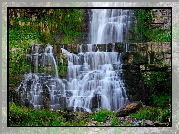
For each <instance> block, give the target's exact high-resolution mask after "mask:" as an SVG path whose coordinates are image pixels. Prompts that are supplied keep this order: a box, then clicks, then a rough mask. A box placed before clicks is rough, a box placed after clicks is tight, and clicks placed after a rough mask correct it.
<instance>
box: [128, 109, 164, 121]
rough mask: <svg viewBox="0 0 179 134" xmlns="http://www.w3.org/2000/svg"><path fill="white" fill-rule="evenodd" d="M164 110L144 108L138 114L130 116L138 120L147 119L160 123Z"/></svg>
mask: <svg viewBox="0 0 179 134" xmlns="http://www.w3.org/2000/svg"><path fill="white" fill-rule="evenodd" d="M162 112H163V110H162V109H161V108H155V107H144V108H142V109H140V110H139V111H137V112H136V113H131V114H129V115H130V116H131V117H134V118H136V119H138V120H142V119H146V120H153V121H159V116H161V115H162Z"/></svg>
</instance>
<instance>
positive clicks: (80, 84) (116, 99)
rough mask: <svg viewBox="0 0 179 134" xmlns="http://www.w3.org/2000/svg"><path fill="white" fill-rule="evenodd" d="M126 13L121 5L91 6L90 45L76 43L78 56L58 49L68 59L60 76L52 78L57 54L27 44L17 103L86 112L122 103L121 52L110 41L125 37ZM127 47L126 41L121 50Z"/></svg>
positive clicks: (128, 13) (128, 21) (124, 97)
mask: <svg viewBox="0 0 179 134" xmlns="http://www.w3.org/2000/svg"><path fill="white" fill-rule="evenodd" d="M96 4H97V3H96ZM105 4H106V3H105ZM110 4H111V3H110ZM114 4H115V6H117V4H116V3H114ZM132 15H133V11H132V10H127V9H92V18H91V31H90V35H91V43H90V44H86V45H85V44H83V45H80V46H79V52H78V54H73V53H70V52H68V51H67V50H66V49H65V48H64V47H63V48H61V50H62V54H63V55H66V56H67V61H68V66H67V77H66V78H64V79H61V78H59V76H58V67H57V66H58V61H57V60H56V59H58V58H56V56H55V54H54V52H53V47H52V46H51V45H50V44H47V46H46V47H45V48H44V49H43V48H42V47H41V46H38V45H37V46H33V47H32V53H31V54H30V55H29V57H28V58H27V59H28V60H29V62H30V63H31V68H30V71H29V73H26V74H24V80H23V81H22V82H21V84H20V86H19V87H18V89H17V90H16V91H19V95H20V96H21V99H22V102H23V104H24V105H27V104H29V105H32V106H33V107H34V108H42V107H45V105H46V104H49V107H50V108H51V109H59V108H60V107H61V108H68V107H73V108H74V110H75V109H76V108H82V109H83V110H85V111H88V112H91V111H95V110H98V109H99V108H106V109H109V110H113V111H116V110H117V109H118V108H119V107H121V106H123V105H124V104H125V103H126V102H128V98H127V95H126V86H125V84H124V81H123V79H122V76H121V75H120V74H122V62H121V54H120V53H119V52H117V51H116V50H115V45H116V44H115V42H125V41H126V36H127V31H128V29H129V27H130V24H131V18H132ZM128 47H129V46H128V44H126V50H124V51H127V48H128ZM40 67H44V72H43V73H38V70H39V68H40ZM48 68H50V69H51V72H50V73H49V71H47V70H48ZM33 69H34V71H33Z"/></svg>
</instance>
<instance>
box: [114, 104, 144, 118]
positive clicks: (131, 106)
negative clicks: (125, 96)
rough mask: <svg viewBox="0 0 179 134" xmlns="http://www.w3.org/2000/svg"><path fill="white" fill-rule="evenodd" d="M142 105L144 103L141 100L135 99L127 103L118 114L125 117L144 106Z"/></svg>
mask: <svg viewBox="0 0 179 134" xmlns="http://www.w3.org/2000/svg"><path fill="white" fill-rule="evenodd" d="M142 106H143V104H142V102H141V101H134V102H130V103H127V104H125V105H124V106H123V107H120V108H119V109H118V110H117V111H116V116H117V117H124V116H127V115H129V114H130V113H135V112H136V111H138V110H139V109H140V108H142Z"/></svg>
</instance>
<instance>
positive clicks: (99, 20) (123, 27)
mask: <svg viewBox="0 0 179 134" xmlns="http://www.w3.org/2000/svg"><path fill="white" fill-rule="evenodd" d="M92 6H94V7H100V6H102V7H106V6H107V7H111V6H112V7H123V6H135V3H125V2H93V3H92ZM112 7H111V9H92V15H91V16H92V17H91V34H90V35H91V43H92V44H102V43H103V44H106V43H114V42H126V41H127V38H126V37H127V34H128V33H127V32H128V30H129V27H130V25H131V23H132V18H133V17H134V11H133V10H129V9H120V8H119V9H118V8H115V9H112Z"/></svg>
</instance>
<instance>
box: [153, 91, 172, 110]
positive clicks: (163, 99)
mask: <svg viewBox="0 0 179 134" xmlns="http://www.w3.org/2000/svg"><path fill="white" fill-rule="evenodd" d="M151 97H152V101H153V104H154V105H155V106H157V107H167V106H168V103H169V99H170V98H171V96H169V95H163V94H160V95H155V94H152V95H151Z"/></svg>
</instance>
